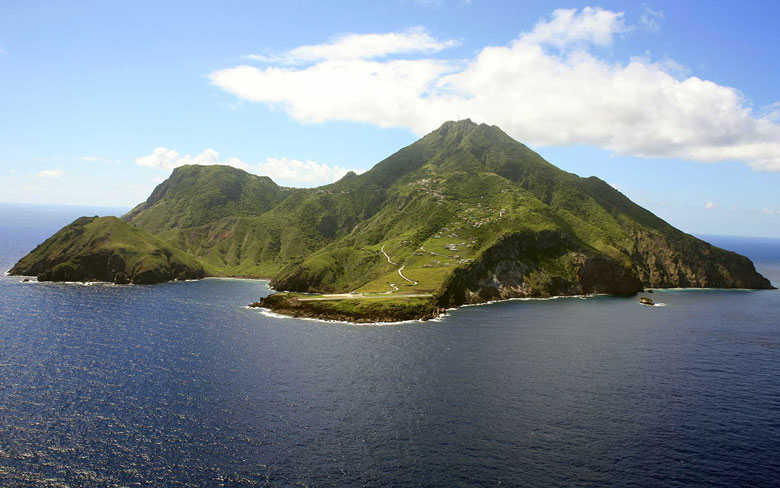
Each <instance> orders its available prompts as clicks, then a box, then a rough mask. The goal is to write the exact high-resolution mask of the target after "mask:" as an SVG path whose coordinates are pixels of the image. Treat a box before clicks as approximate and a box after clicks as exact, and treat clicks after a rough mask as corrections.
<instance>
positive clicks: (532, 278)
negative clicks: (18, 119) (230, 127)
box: [10, 120, 772, 322]
mask: <svg viewBox="0 0 780 488" xmlns="http://www.w3.org/2000/svg"><path fill="white" fill-rule="evenodd" d="M10 273H11V274H15V275H36V276H38V279H39V280H54V281H58V280H59V281H81V280H85V281H90V280H99V281H112V282H117V283H126V282H131V283H155V282H162V281H169V280H173V279H189V278H198V277H203V276H240V277H253V278H269V279H270V280H271V283H270V284H271V286H272V287H273V288H274V289H276V290H279V291H280V292H279V293H275V294H273V295H270V296H268V297H265V298H263V299H261V300H260V301H259V302H257V303H255V304H253V305H254V306H262V307H266V308H269V309H271V310H273V311H276V312H279V313H283V314H288V315H294V316H305V317H318V318H327V319H337V320H347V321H353V322H378V321H396V320H407V319H419V318H422V319H425V318H430V317H433V316H435V315H436V314H438V313H439V312H440V311H441V310H442V309H443V308H449V307H453V306H458V305H462V304H474V303H482V302H486V301H491V300H500V299H508V298H515V297H549V296H557V295H583V294H593V293H605V294H616V295H633V294H636V293H637V292H640V291H642V290H643V289H644V288H645V287H652V288H665V287H712V288H750V289H768V288H771V287H772V286H771V284H770V283H769V281H768V280H767V279H766V278H764V277H763V276H761V275H760V274H759V273H757V272H756V270H755V267H754V266H753V263H752V262H751V261H750V260H749V259H748V258H746V257H744V256H740V255H738V254H736V253H733V252H730V251H727V250H724V249H720V248H717V247H715V246H712V245H710V244H708V243H706V242H704V241H702V240H700V239H697V238H695V237H693V236H691V235H688V234H685V233H684V232H682V231H680V230H678V229H676V228H674V227H672V226H671V225H669V224H668V223H666V222H664V221H663V220H662V219H660V218H658V217H656V216H655V215H653V214H652V213H651V212H649V211H647V210H645V209H643V208H642V207H640V206H638V205H636V204H635V203H633V202H631V201H630V200H629V199H628V198H627V197H625V196H624V195H623V194H622V193H620V192H619V191H618V190H616V189H614V188H612V187H611V186H610V185H609V184H607V183H606V182H604V181H603V180H601V179H599V178H596V177H589V178H582V177H579V176H577V175H575V174H572V173H567V172H565V171H563V170H560V169H558V168H557V167H555V166H553V165H552V164H550V163H548V162H547V161H545V160H544V159H543V158H542V157H541V156H539V155H538V154H537V153H535V152H534V151H532V150H531V149H529V148H528V147H526V146H525V145H523V144H522V143H520V142H517V141H515V140H513V139H512V138H511V137H509V136H508V135H507V134H505V133H504V132H503V131H502V130H501V129H499V128H498V127H496V126H488V125H485V124H481V125H478V124H475V123H473V122H471V121H470V120H463V121H459V122H446V123H445V124H444V125H442V126H441V127H440V128H439V129H437V130H435V131H433V132H431V133H430V134H428V135H426V136H425V137H423V138H422V139H420V140H418V141H417V142H415V143H413V144H411V145H410V146H407V147H405V148H403V149H401V150H399V151H398V152H396V153H395V154H393V155H391V156H390V157H388V158H387V159H385V160H383V161H381V162H380V163H378V164H376V165H375V166H374V167H373V168H372V169H371V170H369V171H367V172H365V173H363V174H360V175H357V174H355V173H348V174H347V175H346V176H344V177H343V178H342V179H341V180H339V181H337V182H335V183H333V184H330V185H326V186H322V187H318V188H311V189H298V188H285V187H280V186H278V185H276V184H275V183H274V182H273V181H272V180H271V179H269V178H267V177H262V176H256V175H251V174H248V173H246V172H244V171H242V170H239V169H235V168H232V167H227V166H196V165H192V166H182V167H179V168H176V169H175V170H174V171H173V173H172V174H171V176H170V177H169V178H168V179H167V180H165V181H164V182H163V183H161V184H160V185H159V186H157V188H155V190H154V191H153V192H152V194H151V195H150V197H149V198H148V199H147V200H146V201H145V202H143V203H141V204H140V205H138V206H137V207H135V208H134V209H133V210H132V211H130V212H129V213H128V214H126V215H124V216H123V217H122V218H121V220H120V219H116V218H111V217H104V218H95V217H90V218H86V217H85V218H81V219H78V220H76V221H75V222H73V223H72V224H70V225H68V226H66V227H65V228H64V229H62V230H60V231H59V232H57V233H56V234H55V235H54V236H52V237H51V238H49V239H48V240H47V241H45V242H44V243H43V244H41V245H40V246H38V247H37V248H36V249H35V250H33V251H32V252H31V253H30V254H29V255H27V256H26V257H24V258H23V259H22V260H20V261H19V263H17V265H16V266H14V268H13V269H12V270H11V271H10Z"/></svg>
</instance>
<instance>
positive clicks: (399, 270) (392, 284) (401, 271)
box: [380, 244, 419, 293]
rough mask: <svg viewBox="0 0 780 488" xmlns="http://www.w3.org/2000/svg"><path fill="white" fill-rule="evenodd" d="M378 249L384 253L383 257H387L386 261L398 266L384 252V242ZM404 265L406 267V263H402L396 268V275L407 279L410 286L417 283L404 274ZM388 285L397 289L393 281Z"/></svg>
mask: <svg viewBox="0 0 780 488" xmlns="http://www.w3.org/2000/svg"><path fill="white" fill-rule="evenodd" d="M380 251H382V254H384V255H385V258H387V262H388V263H390V264H392V265H393V266H398V263H394V262H393V261H392V260H391V259H390V255H389V254H387V253H386V252H385V245H384V244H382V249H380ZM405 267H406V265H405V264H404V265H401V267H400V268H398V276H400V277H401V278H402V279H404V280H406V281H408V282H409V283H411V284H412V286H414V285H417V284H419V283H418V282H417V281H414V280H410V279H409V278H407V277H406V276H404V274H403V270H404V268H405ZM390 287H391V288H393V291H398V287H397V286H396V285H395V283H390ZM388 293H392V291H391V292H388Z"/></svg>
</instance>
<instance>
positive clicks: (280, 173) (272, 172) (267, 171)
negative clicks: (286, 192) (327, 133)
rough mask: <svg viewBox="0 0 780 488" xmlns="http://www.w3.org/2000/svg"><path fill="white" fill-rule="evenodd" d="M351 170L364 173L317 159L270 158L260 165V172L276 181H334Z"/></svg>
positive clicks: (302, 182)
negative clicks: (323, 162) (330, 164)
mask: <svg viewBox="0 0 780 488" xmlns="http://www.w3.org/2000/svg"><path fill="white" fill-rule="evenodd" d="M349 171H354V172H355V173H358V174H360V173H363V171H364V170H359V169H357V170H349V169H347V168H342V167H341V166H328V165H326V164H322V163H318V162H316V161H300V160H298V159H288V158H268V159H266V161H265V162H264V163H261V164H259V165H258V174H261V175H265V176H268V177H270V178H271V179H272V180H274V181H277V182H278V181H282V182H292V183H299V184H311V183H332V182H334V181H337V180H339V179H341V178H342V177H343V176H344V175H345V174H347V173H348V172H349Z"/></svg>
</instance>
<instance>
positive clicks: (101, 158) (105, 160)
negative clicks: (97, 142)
mask: <svg viewBox="0 0 780 488" xmlns="http://www.w3.org/2000/svg"><path fill="white" fill-rule="evenodd" d="M81 160H82V161H84V162H87V163H110V164H119V163H120V161H117V160H116V159H111V158H107V157H104V156H81Z"/></svg>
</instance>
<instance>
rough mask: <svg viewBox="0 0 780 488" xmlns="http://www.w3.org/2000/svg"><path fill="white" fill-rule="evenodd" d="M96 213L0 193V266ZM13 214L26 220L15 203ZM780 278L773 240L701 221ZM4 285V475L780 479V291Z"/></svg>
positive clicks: (545, 481) (346, 482)
mask: <svg viewBox="0 0 780 488" xmlns="http://www.w3.org/2000/svg"><path fill="white" fill-rule="evenodd" d="M93 213H105V212H100V211H96V210H95V209H86V210H85V209H45V208H23V209H22V208H20V207H8V206H3V207H0V269H3V270H6V269H8V268H10V267H11V266H12V265H13V264H14V262H15V261H16V260H17V259H18V258H20V257H21V256H22V255H24V254H25V253H26V252H27V251H29V250H30V249H31V248H32V247H34V246H35V245H37V244H38V243H39V242H40V241H42V240H43V239H44V238H46V237H47V236H48V235H50V234H51V233H52V232H53V231H56V230H57V229H58V228H59V227H60V226H61V225H64V224H65V223H68V222H69V221H71V220H73V219H74V218H75V217H77V216H78V215H81V214H93ZM21 215H23V218H21V217H20V216H21ZM706 238H707V239H708V240H710V241H712V242H714V243H715V244H718V245H721V246H724V247H727V248H731V249H734V250H736V251H739V252H742V253H744V254H747V255H748V256H750V257H752V258H754V259H755V261H756V263H757V266H758V267H759V269H760V270H761V271H762V272H764V273H765V275H767V276H768V277H770V279H772V280H773V282H774V283H775V284H776V285H777V284H779V283H780V241H778V240H771V239H758V240H756V239H746V238H730V237H729V238H726V237H718V236H706ZM267 293H269V290H268V288H267V286H266V284H265V283H264V282H260V281H250V280H221V279H207V280H202V281H197V282H187V283H172V284H163V285H155V286H106V285H93V286H81V285H64V284H36V283H22V282H20V280H19V279H18V278H15V277H2V278H0V486H19V487H22V486H24V487H26V486H50V487H55V486H56V487H63V486H69V487H94V486H100V487H103V486H117V487H119V486H155V487H158V486H163V487H167V486H171V487H174V486H176V487H178V486H206V487H210V486H228V487H238V486H241V487H243V486H447V487H449V486H498V485H501V486H642V487H645V486H659V487H661V486H664V487H665V486H777V484H778V480H780V292H778V291H719V290H697V291H662V292H657V293H656V294H655V295H654V299H655V300H656V301H658V302H663V303H664V304H665V306H663V307H644V306H640V305H639V304H638V303H637V301H636V298H630V299H625V298H613V297H594V298H588V299H577V298H565V299H555V300H547V301H512V302H503V303H497V304H492V305H487V306H479V307H466V308H461V309H459V310H457V311H453V312H451V313H450V314H449V315H448V316H446V317H444V318H443V319H442V320H441V321H429V322H425V323H419V322H412V323H403V324H398V325H385V326H352V325H345V324H338V323H323V322H316V321H305V320H296V319H279V318H274V317H269V316H265V315H263V314H262V313H260V312H258V311H255V310H248V309H246V308H244V306H245V305H246V304H247V303H249V302H251V301H254V300H256V299H257V298H259V297H260V296H263V295H264V294H267Z"/></svg>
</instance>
